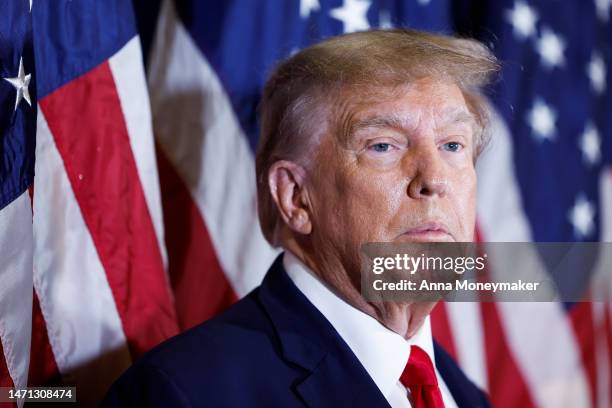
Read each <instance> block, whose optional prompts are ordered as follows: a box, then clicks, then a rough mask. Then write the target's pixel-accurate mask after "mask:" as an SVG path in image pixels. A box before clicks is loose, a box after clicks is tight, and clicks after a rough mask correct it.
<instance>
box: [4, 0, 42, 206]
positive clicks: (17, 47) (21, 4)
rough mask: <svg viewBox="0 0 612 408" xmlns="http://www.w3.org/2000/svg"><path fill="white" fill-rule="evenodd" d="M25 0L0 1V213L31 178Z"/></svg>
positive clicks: (32, 101) (31, 97)
mask: <svg viewBox="0 0 612 408" xmlns="http://www.w3.org/2000/svg"><path fill="white" fill-rule="evenodd" d="M29 7H30V6H29V3H28V1H27V0H23V1H14V0H0V10H2V13H0V210H1V209H2V208H4V207H5V206H7V205H8V204H9V203H10V202H12V201H13V200H14V199H16V198H17V197H18V196H20V195H21V194H22V193H23V192H24V191H25V190H26V189H27V188H28V186H30V185H31V183H32V179H33V177H34V147H35V137H36V136H35V135H36V85H35V81H34V75H33V73H34V69H35V68H34V54H33V48H32V24H31V15H30V8H29Z"/></svg>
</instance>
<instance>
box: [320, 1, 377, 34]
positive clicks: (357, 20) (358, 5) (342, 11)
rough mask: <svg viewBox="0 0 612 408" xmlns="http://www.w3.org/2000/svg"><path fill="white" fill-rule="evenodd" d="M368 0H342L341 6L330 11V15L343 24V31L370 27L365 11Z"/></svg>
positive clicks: (368, 6)
mask: <svg viewBox="0 0 612 408" xmlns="http://www.w3.org/2000/svg"><path fill="white" fill-rule="evenodd" d="M370 5H371V2H370V0H344V4H343V5H342V7H337V8H335V9H333V10H331V11H330V13H329V14H330V15H331V16H332V17H333V18H335V19H336V20H340V21H342V23H343V24H344V32H345V33H352V32H354V31H362V30H367V29H368V28H370V23H368V18H367V13H368V9H369V8H370Z"/></svg>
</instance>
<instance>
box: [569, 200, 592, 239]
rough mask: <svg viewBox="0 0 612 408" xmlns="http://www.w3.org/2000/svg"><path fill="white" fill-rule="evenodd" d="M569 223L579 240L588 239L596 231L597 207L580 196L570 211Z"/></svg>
mask: <svg viewBox="0 0 612 408" xmlns="http://www.w3.org/2000/svg"><path fill="white" fill-rule="evenodd" d="M569 221H570V223H571V224H572V226H573V227H574V234H575V235H576V237H577V238H578V239H585V238H588V237H589V236H590V235H591V234H593V230H594V229H595V206H594V205H593V204H592V203H590V202H589V201H588V200H587V199H586V198H585V196H584V194H580V195H579V196H578V198H577V199H576V202H575V203H574V206H573V207H572V208H571V209H570V211H569Z"/></svg>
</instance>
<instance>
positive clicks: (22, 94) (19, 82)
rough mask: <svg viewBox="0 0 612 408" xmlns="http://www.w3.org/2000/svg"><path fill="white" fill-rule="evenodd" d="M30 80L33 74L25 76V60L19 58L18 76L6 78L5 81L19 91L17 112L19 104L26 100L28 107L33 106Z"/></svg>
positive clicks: (16, 101)
mask: <svg viewBox="0 0 612 408" xmlns="http://www.w3.org/2000/svg"><path fill="white" fill-rule="evenodd" d="M30 79H32V74H28V75H26V74H25V70H24V69H23V58H19V72H18V73H17V76H16V77H15V78H4V80H5V81H7V82H9V83H10V84H11V85H13V87H15V89H16V90H17V97H16V98H15V111H16V110H17V107H18V106H19V102H21V100H22V99H25V101H26V102H27V103H28V105H30V106H32V101H31V100H30V91H29V90H28V85H30Z"/></svg>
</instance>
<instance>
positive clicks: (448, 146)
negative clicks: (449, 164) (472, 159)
mask: <svg viewBox="0 0 612 408" xmlns="http://www.w3.org/2000/svg"><path fill="white" fill-rule="evenodd" d="M462 147H463V146H461V145H460V144H459V143H457V142H448V143H444V144H443V145H442V148H443V149H444V150H446V151H448V152H458V151H460V150H461V148H462Z"/></svg>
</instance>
